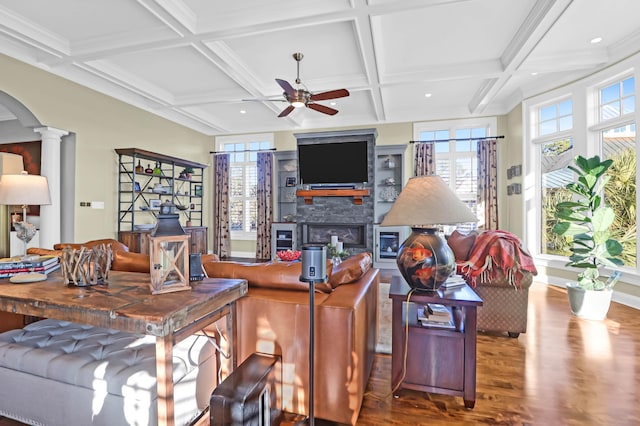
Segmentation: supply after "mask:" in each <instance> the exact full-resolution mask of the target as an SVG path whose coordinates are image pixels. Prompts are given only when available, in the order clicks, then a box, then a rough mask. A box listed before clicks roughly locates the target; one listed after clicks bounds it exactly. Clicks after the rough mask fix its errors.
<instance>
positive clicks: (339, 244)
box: [336, 241, 343, 253]
mask: <svg viewBox="0 0 640 426" xmlns="http://www.w3.org/2000/svg"><path fill="white" fill-rule="evenodd" d="M342 248H343V243H342V241H338V243H337V244H336V250H337V251H338V253H342Z"/></svg>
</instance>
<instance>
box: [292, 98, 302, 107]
mask: <svg viewBox="0 0 640 426" xmlns="http://www.w3.org/2000/svg"><path fill="white" fill-rule="evenodd" d="M291 106H292V107H294V108H302V107H303V106H305V103H304V101H301V100H295V101H292V102H291Z"/></svg>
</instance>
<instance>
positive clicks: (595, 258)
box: [553, 155, 623, 290]
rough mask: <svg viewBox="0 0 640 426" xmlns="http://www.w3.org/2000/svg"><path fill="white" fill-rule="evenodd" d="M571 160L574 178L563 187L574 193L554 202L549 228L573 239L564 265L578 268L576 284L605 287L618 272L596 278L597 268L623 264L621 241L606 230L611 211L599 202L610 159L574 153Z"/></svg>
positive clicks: (599, 288) (613, 281)
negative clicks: (551, 226)
mask: <svg viewBox="0 0 640 426" xmlns="http://www.w3.org/2000/svg"><path fill="white" fill-rule="evenodd" d="M573 162H574V164H575V166H568V167H569V169H571V170H572V171H573V172H574V173H575V174H576V176H577V180H576V181H575V182H571V183H569V184H567V185H566V186H565V188H566V189H567V190H569V191H570V192H571V193H573V194H574V196H575V197H574V199H573V200H571V201H562V202H560V203H558V204H557V205H556V218H557V219H558V222H557V223H556V225H555V226H554V227H553V232H554V233H556V234H558V235H560V236H563V237H566V238H570V239H572V241H573V245H572V247H571V248H570V250H571V256H570V257H569V262H568V263H567V266H573V267H575V268H578V269H582V272H580V273H579V274H578V285H579V286H580V287H582V288H583V289H585V290H604V289H608V288H611V287H613V285H615V283H616V281H617V279H618V278H619V273H618V272H616V273H615V274H614V275H612V277H615V278H613V279H609V280H608V281H604V280H602V279H600V269H602V268H603V267H613V268H615V267H616V266H621V265H623V261H622V260H621V259H620V255H621V254H622V245H621V244H620V243H619V242H618V241H616V240H615V239H613V238H611V232H610V229H611V224H612V223H613V221H614V219H615V213H614V211H613V209H612V208H611V207H609V206H606V205H605V204H604V203H603V201H602V197H601V195H600V194H602V191H603V188H604V187H605V185H606V184H607V182H608V181H609V179H610V177H609V176H608V175H607V174H606V172H607V170H608V169H609V167H611V165H612V164H613V160H604V161H601V160H600V157H598V156H597V155H596V156H594V157H591V158H584V157H582V156H580V155H578V156H576V157H575V158H574V161H573Z"/></svg>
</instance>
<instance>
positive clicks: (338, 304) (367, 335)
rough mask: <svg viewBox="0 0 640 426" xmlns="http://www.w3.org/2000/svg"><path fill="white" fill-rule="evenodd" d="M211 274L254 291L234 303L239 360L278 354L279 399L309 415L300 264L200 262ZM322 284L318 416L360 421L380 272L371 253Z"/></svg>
mask: <svg viewBox="0 0 640 426" xmlns="http://www.w3.org/2000/svg"><path fill="white" fill-rule="evenodd" d="M203 266H204V269H205V271H206V272H207V275H208V276H210V277H221V278H244V279H246V280H247V281H248V282H249V291H248V293H247V295H246V296H245V297H243V298H242V299H240V300H239V301H238V303H237V309H238V324H237V326H238V339H239V341H238V362H242V361H243V360H245V359H246V358H247V357H249V356H250V355H251V354H252V353H254V352H260V353H267V354H274V355H280V356H281V360H282V361H281V369H282V371H281V372H279V373H278V376H279V377H280V378H281V386H280V392H281V395H279V400H280V402H281V408H282V409H283V410H284V411H286V412H291V413H297V414H307V403H308V401H307V398H308V395H309V394H308V384H309V310H308V307H309V290H308V289H309V287H308V284H306V283H302V282H300V281H299V277H300V274H301V272H302V268H301V263H300V262H293V263H290V262H269V263H255V264H253V263H238V262H203ZM327 272H328V275H329V281H328V283H324V284H317V285H316V291H315V293H314V299H315V300H314V301H315V305H316V311H315V317H314V322H315V345H314V349H315V358H314V360H315V361H314V362H315V369H314V370H315V375H314V384H315V386H314V400H315V404H314V416H315V417H317V418H320V419H324V420H329V421H333V422H338V423H343V424H352V425H354V424H356V421H357V419H358V415H359V413H360V408H361V404H362V400H363V396H364V392H365V390H366V387H367V382H368V380H369V375H370V373H371V368H372V365H373V358H374V353H375V343H376V314H377V300H378V286H379V271H378V269H375V268H372V267H371V255H370V254H369V253H361V254H358V255H354V256H352V257H350V258H348V259H346V260H345V261H343V262H342V263H341V264H339V265H338V266H336V267H335V268H333V269H332V268H331V267H328V269H327Z"/></svg>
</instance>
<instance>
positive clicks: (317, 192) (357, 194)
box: [296, 189, 369, 204]
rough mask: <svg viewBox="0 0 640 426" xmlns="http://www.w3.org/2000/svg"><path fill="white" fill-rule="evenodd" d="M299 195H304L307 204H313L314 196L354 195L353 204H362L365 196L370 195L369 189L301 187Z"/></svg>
mask: <svg viewBox="0 0 640 426" xmlns="http://www.w3.org/2000/svg"><path fill="white" fill-rule="evenodd" d="M296 195H297V196H298V197H304V203H305V204H313V197H353V204H362V199H363V197H368V196H369V190H368V189H308V190H305V189H299V190H297V191H296Z"/></svg>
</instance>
